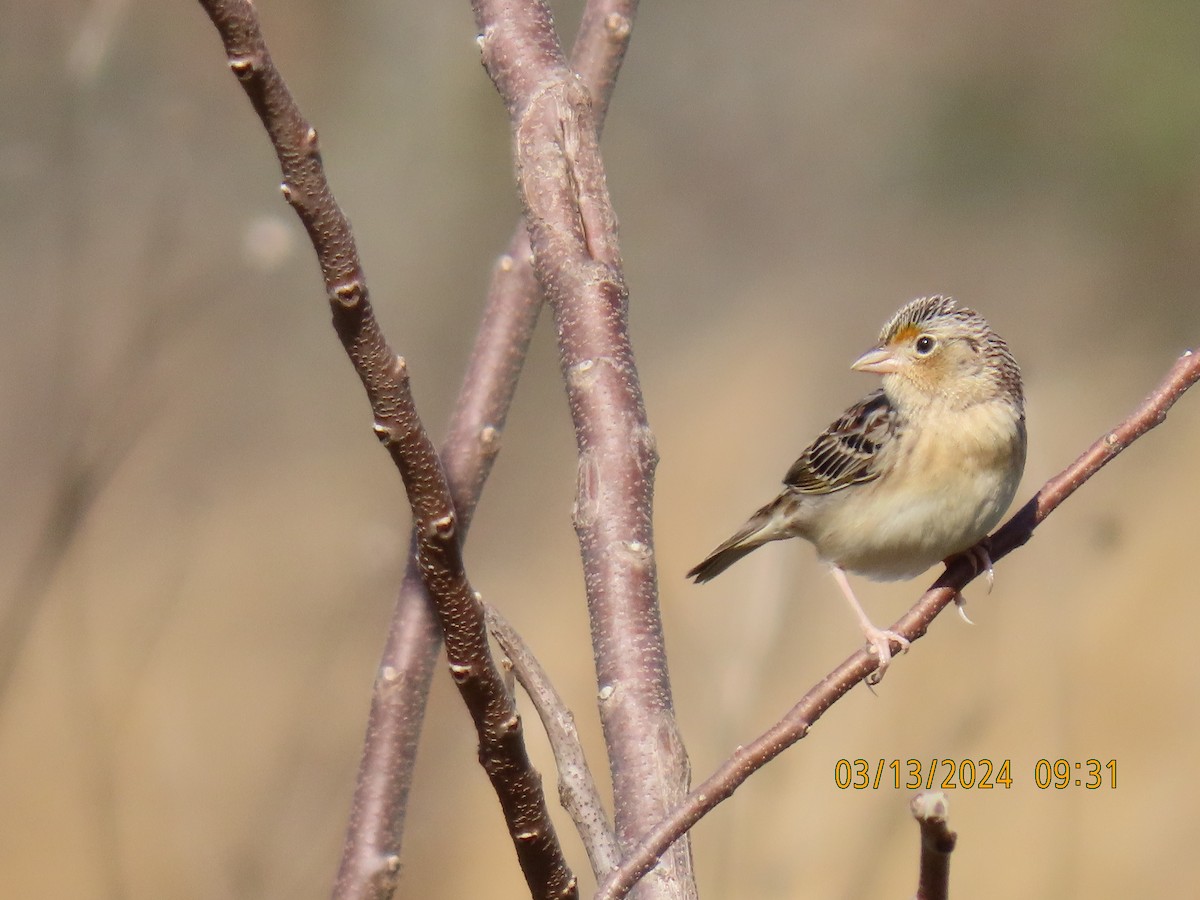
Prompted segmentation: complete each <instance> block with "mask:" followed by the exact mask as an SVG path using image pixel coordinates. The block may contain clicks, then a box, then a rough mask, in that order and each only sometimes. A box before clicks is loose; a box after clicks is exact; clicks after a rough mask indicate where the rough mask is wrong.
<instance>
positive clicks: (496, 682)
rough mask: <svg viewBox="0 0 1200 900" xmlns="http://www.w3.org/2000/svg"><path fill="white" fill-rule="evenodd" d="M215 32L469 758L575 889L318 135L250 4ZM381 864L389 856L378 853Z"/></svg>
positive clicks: (517, 838) (235, 6)
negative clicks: (254, 121)
mask: <svg viewBox="0 0 1200 900" xmlns="http://www.w3.org/2000/svg"><path fill="white" fill-rule="evenodd" d="M201 3H202V5H203V6H204V8H205V10H206V11H207V12H208V14H209V16H210V18H211V19H212V21H213V24H214V25H216V27H217V30H218V31H219V32H220V34H221V38H222V40H223V42H224V44H225V51H226V54H227V55H228V57H229V67H230V69H232V70H233V73H234V74H235V75H236V76H237V78H238V80H239V81H240V82H241V84H242V87H243V88H244V89H245V91H246V94H247V96H248V97H249V98H250V102H251V103H252V104H253V106H254V109H255V111H256V112H258V115H259V118H261V119H262V122H263V126H264V127H265V128H266V130H267V133H268V134H269V135H270V138H271V143H272V144H273V145H274V147H275V151H276V154H277V155H278V157H279V163H280V167H281V169H282V171H283V186H282V190H283V194H284V197H285V198H286V199H287V200H288V202H289V203H290V204H291V205H292V207H293V209H295V211H296V214H297V215H298V216H299V217H300V220H301V221H302V222H303V223H304V226H305V228H306V229H307V231H308V234H309V239H310V240H311V242H312V245H313V249H314V250H315V251H316V254H317V260H318V262H319V263H320V266H321V272H322V275H323V276H324V278H325V286H326V290H327V291H328V293H329V298H330V305H331V308H332V311H333V325H334V329H335V330H336V332H337V334H338V337H339V338H340V339H341V341H342V346H343V347H344V348H345V350H346V353H347V355H348V356H349V357H350V360H351V362H352V363H353V365H354V369H355V371H356V372H357V373H358V376H359V378H360V379H361V381H362V383H363V386H364V388H365V389H366V392H367V397H368V399H369V400H370V403H371V410H372V412H373V413H374V416H375V426H374V427H375V433H376V435H377V436H378V437H379V439H380V440H381V441H382V442H383V444H384V446H385V447H386V448H387V450H388V452H389V453H390V455H391V457H392V460H393V462H394V463H395V465H396V467H397V469H399V471H400V475H401V477H402V478H403V480H404V485H405V488H406V490H407V492H408V497H409V502H410V504H411V505H412V511H413V520H414V532H415V535H416V541H417V559H418V562H419V565H420V571H421V578H422V580H423V582H424V584H425V587H426V589H427V590H428V592H429V595H430V597H431V598H432V599H433V602H434V604H435V606H436V610H437V617H438V620H439V623H440V624H441V627H442V633H443V635H444V636H445V640H446V652H447V656H448V657H449V660H450V672H451V675H452V676H453V678H454V681H455V683H456V684H457V685H458V687H459V691H460V693H461V694H462V696H463V700H464V702H465V703H466V705H467V708H468V710H469V711H470V713H471V717H472V719H473V720H474V722H475V727H476V731H477V732H478V735H479V742H480V746H479V757H480V762H481V763H482V765H483V767H484V770H485V771H486V772H487V773H488V775H489V777H490V778H491V781H492V786H493V787H494V789H495V790H496V794H497V796H498V797H499V799H500V805H501V808H502V810H503V812H504V815H505V819H506V821H507V823H508V826H509V830H510V832H511V834H512V837H513V843H514V845H515V847H516V851H517V858H518V860H519V861H520V864H521V868H522V871H523V872H524V873H525V878H526V881H527V882H528V884H529V887H530V889H531V891H532V892H533V895H534V896H535V897H545V898H551V897H554V898H558V897H574V896H577V893H578V892H577V887H576V883H575V878H574V876H573V875H572V874H571V872H570V870H569V869H568V868H567V865H566V861H565V859H564V858H563V855H562V850H561V848H560V847H559V844H558V838H557V835H556V834H555V832H554V828H553V825H552V824H551V822H550V817H549V813H548V811H547V808H546V802H545V797H544V796H543V794H542V790H541V780H540V778H539V777H538V775H537V773H536V772H535V771H534V769H533V766H532V765H531V763H530V762H529V758H528V755H527V753H526V750H525V745H524V739H523V736H522V730H521V720H520V718H519V717H518V715H517V713H516V708H515V706H514V704H513V701H512V698H511V696H510V695H509V693H508V691H507V690H506V689H505V686H504V682H503V680H502V678H501V677H500V674H499V672H498V671H497V669H496V666H495V664H494V662H493V660H492V658H491V653H490V650H489V648H488V641H487V632H486V630H485V626H484V620H483V610H482V606H481V604H480V603H479V600H478V597H477V596H476V595H475V593H474V592H473V591H472V590H471V587H470V585H469V584H468V582H467V578H466V574H465V572H464V570H463V565H462V555H461V545H460V542H459V535H458V527H459V526H458V516H457V514H456V512H455V509H454V504H453V502H452V500H451V497H450V491H449V488H448V486H447V484H446V478H445V475H444V473H443V471H442V466H441V460H440V458H439V457H438V454H437V451H436V449H435V448H434V445H433V442H432V441H431V440H430V439H429V436H428V434H427V433H426V432H425V429H424V426H423V425H422V424H421V421H420V418H419V417H418V415H417V411H416V405H415V403H414V402H413V398H412V392H411V390H410V387H409V379H408V371H407V367H406V366H405V363H404V360H403V359H402V358H401V357H399V356H397V355H396V354H395V352H394V351H393V350H392V349H391V347H390V346H389V345H388V343H387V341H386V340H385V338H384V337H383V333H382V331H381V330H380V328H379V326H378V323H377V322H376V321H375V316H374V313H373V311H372V309H371V306H370V302H369V300H368V294H367V285H366V280H365V277H364V275H363V271H362V266H361V264H360V263H359V259H358V251H357V248H356V246H355V243H354V238H353V235H352V233H351V230H350V223H349V222H348V221H347V219H346V217H345V215H344V214H343V213H342V211H341V209H340V208H339V207H338V205H337V203H336V201H335V200H334V198H333V194H332V192H331V191H330V189H329V185H328V183H327V181H326V179H325V173H324V167H323V165H322V163H321V157H320V152H319V150H318V147H317V133H316V130H315V129H313V128H312V126H311V125H309V124H308V122H307V121H306V120H305V119H304V117H303V115H302V114H301V112H300V110H299V108H298V107H297V105H296V103H295V100H294V99H293V98H292V96H291V94H290V92H289V91H288V89H287V86H286V85H285V84H284V82H283V78H282V76H281V75H280V74H279V71H278V70H277V69H276V68H275V65H274V63H273V62H272V60H271V57H270V54H269V53H268V51H267V46H266V42H265V41H264V39H263V36H262V33H261V30H260V28H259V23H258V17H257V13H256V12H255V9H254V6H253V4H251V3H249V2H246V0H201ZM385 865H386V867H387V868H388V869H390V870H394V869H395V861H394V860H387V861H385Z"/></svg>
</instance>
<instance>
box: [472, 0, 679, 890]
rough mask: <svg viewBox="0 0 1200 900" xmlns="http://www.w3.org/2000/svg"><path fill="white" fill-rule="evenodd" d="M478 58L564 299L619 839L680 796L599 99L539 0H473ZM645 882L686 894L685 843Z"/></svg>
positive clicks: (533, 237) (646, 477) (641, 431)
mask: <svg viewBox="0 0 1200 900" xmlns="http://www.w3.org/2000/svg"><path fill="white" fill-rule="evenodd" d="M472 5H473V6H474V9H475V17H476V24H477V25H478V27H479V32H480V37H479V45H480V49H481V50H482V54H483V63H484V66H485V67H486V68H487V71H488V74H489V75H490V76H491V78H492V81H493V82H494V83H495V85H496V89H497V90H498V91H499V93H500V95H501V97H502V98H503V99H504V103H505V106H506V107H507V109H508V112H509V116H510V118H511V121H512V127H513V144H514V150H513V152H514V156H515V157H516V163H517V181H518V189H519V192H520V195H521V199H522V202H523V204H524V206H525V211H526V223H527V225H528V228H529V235H530V244H531V246H532V249H533V254H534V269H535V271H536V272H537V276H538V280H539V282H540V283H541V285H542V288H543V290H544V291H545V294H546V299H547V301H548V302H549V303H550V304H551V307H552V308H553V310H554V318H555V325H556V327H557V331H558V343H559V355H560V359H561V364H562V370H563V376H564V379H565V381H566V385H567V398H568V403H569V405H570V409H571V416H572V419H573V421H574V424H575V434H576V443H577V447H578V451H579V471H578V491H577V495H576V502H575V511H574V514H575V529H576V532H577V534H578V537H579V543H580V549H581V553H582V556H583V565H584V578H585V583H586V587H587V595H588V610H589V617H590V622H591V630H592V646H593V650H594V653H595V657H596V671H597V680H598V684H599V686H600V693H599V696H600V716H601V724H602V726H603V729H604V737H605V744H606V746H607V748H608V751H609V766H610V769H611V772H612V778H613V796H614V809H615V820H616V823H615V824H616V829H617V836H618V840H620V841H622V842H623V843H626V844H627V843H628V841H629V840H631V839H632V838H633V837H634V836H635V835H637V834H639V833H640V832H641V831H642V830H643V829H644V828H646V827H648V826H649V825H650V824H651V823H652V822H654V821H656V820H657V819H659V818H660V817H661V816H662V815H663V814H664V813H665V812H666V810H667V809H669V808H670V807H671V806H672V805H673V804H674V803H675V802H677V800H678V799H679V798H680V797H682V795H683V793H684V792H685V791H686V789H687V783H688V779H689V772H688V763H687V755H686V752H685V750H684V747H683V742H682V740H681V739H680V737H679V735H678V731H677V728H676V725H675V719H674V712H673V709H672V705H671V692H670V680H669V677H668V673H667V664H666V654H665V652H664V647H663V635H662V626H661V620H660V618H659V612H658V585H657V575H656V568H655V561H654V544H653V535H652V532H651V505H652V497H653V478H654V467H655V464H656V462H657V453H656V450H655V445H654V439H653V436H652V434H651V432H650V429H649V425H648V424H647V421H646V414H645V408H644V406H643V403H642V395H641V387H640V384H639V381H638V376H637V370H636V368H635V366H634V359H633V350H632V347H631V345H630V342H629V334H628V330H627V327H626V326H627V315H626V314H627V301H628V294H627V291H626V287H625V282H624V276H623V274H622V270H621V259H620V253H619V250H618V246H617V237H616V216H615V214H614V212H613V209H612V204H611V201H610V199H609V195H608V188H607V184H606V181H605V174H604V168H603V163H602V161H601V158H600V151H599V146H598V143H597V123H596V118H595V115H594V112H593V110H592V106H591V101H590V97H589V96H588V93H587V91H586V90H584V89H583V88H582V87H581V85H580V84H579V82H578V80H577V79H576V78H575V76H574V74H573V73H572V72H571V70H570V69H569V68H568V66H567V63H566V60H565V59H564V58H563V55H562V52H561V50H560V48H559V44H558V38H557V35H556V34H555V31H554V24H553V21H552V19H551V15H550V11H549V9H548V8H547V6H546V5H545V3H544V2H540V0H508V2H503V0H474V2H473V4H472ZM660 874H661V876H662V877H661V878H659V879H658V880H657V881H656V882H655V883H654V884H653V885H650V884H647V885H645V886H644V890H643V892H647V895H649V893H648V892H653V893H655V894H658V895H662V896H691V895H692V894H693V893H694V890H695V888H694V885H693V882H692V876H691V857H690V851H689V848H688V846H687V844H686V842H684V843H683V844H681V846H679V847H677V848H676V849H675V850H673V851H672V852H671V853H670V854H669V855H668V857H667V858H666V859H664V860H663V865H662V866H661V867H660Z"/></svg>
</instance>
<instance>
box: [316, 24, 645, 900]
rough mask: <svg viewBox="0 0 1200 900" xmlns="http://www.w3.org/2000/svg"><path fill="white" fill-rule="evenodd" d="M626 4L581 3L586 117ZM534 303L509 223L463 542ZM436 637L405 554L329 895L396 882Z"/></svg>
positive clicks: (474, 419)
mask: <svg viewBox="0 0 1200 900" xmlns="http://www.w3.org/2000/svg"><path fill="white" fill-rule="evenodd" d="M636 7H637V3H636V2H634V0H589V2H588V4H587V8H586V10H585V11H584V15H583V20H582V22H581V23H580V27H579V34H578V36H577V37H576V40H575V51H574V55H573V57H572V64H573V66H574V68H575V70H576V71H577V72H578V73H579V74H580V77H581V78H582V79H583V82H584V84H585V85H587V86H588V88H589V90H590V91H591V94H592V98H593V103H594V105H595V109H596V114H597V118H598V119H599V118H600V117H601V116H602V115H603V113H604V111H605V110H606V109H607V107H608V102H609V99H610V97H611V96H612V90H613V87H614V85H615V84H616V78H617V71H618V68H619V67H620V65H621V60H622V59H623V58H624V55H625V48H626V47H627V46H628V43H629V35H630V31H631V25H632V22H633V16H634V13H635V11H636ZM541 305H542V294H541V289H540V287H539V286H538V284H537V279H536V278H535V277H534V274H533V267H532V264H531V252H530V249H529V234H528V232H527V231H526V229H525V222H524V220H522V221H521V222H519V223H518V225H517V229H516V232H515V233H514V235H513V237H512V240H511V241H510V242H509V247H508V252H507V253H505V254H504V255H503V256H501V257H500V259H499V261H498V262H497V264H496V267H495V269H494V271H493V275H492V282H491V286H490V288H489V290H488V298H487V303H486V307H485V310H484V314H483V321H482V323H481V324H480V326H479V331H478V333H477V335H476V338H475V346H474V349H473V350H472V353H471V361H470V363H469V365H468V369H467V373H466V376H465V378H464V379H463V384H462V389H461V390H460V392H459V396H458V402H457V404H456V406H455V411H454V416H453V419H452V421H451V424H450V431H449V434H448V436H447V438H446V442H445V444H444V445H443V446H442V464H443V465H444V466H445V468H446V478H447V480H448V482H449V484H450V490H451V493H452V495H453V497H454V503H455V508H456V509H457V510H458V514H459V523H460V528H459V531H460V540H464V541H465V540H466V532H467V527H468V525H469V524H470V521H471V518H472V515H473V513H474V510H475V505H476V504H477V503H478V500H479V496H480V493H481V492H482V490H483V485H484V482H485V481H486V480H487V476H488V473H489V472H490V470H491V466H492V462H493V461H494V459H495V457H496V454H497V453H498V452H499V449H500V444H501V435H502V434H503V431H504V423H505V420H506V419H507V416H508V410H509V406H510V405H511V403H512V398H513V394H514V392H515V390H516V386H517V379H518V377H519V375H520V372H521V367H522V365H523V364H524V361H525V353H526V349H527V348H528V346H529V340H530V338H531V336H532V334H533V329H534V326H535V324H536V323H537V318H538V312H539V311H540V309H541ZM440 647H441V633H440V631H439V630H438V627H437V622H436V620H435V618H434V615H433V608H432V606H431V605H430V603H429V600H428V595H427V594H426V592H425V586H424V583H423V582H422V581H421V578H420V573H419V571H418V570H417V567H416V556H415V553H410V556H409V567H408V572H407V573H406V575H405V579H404V583H403V585H402V586H401V588H400V595H399V597H398V599H397V601H396V606H395V610H394V612H393V614H392V622H391V625H390V627H389V631H388V642H387V646H386V647H385V648H384V653H383V659H382V660H381V662H380V666H379V674H378V675H377V676H376V679H375V688H374V692H373V694H372V699H371V712H370V717H369V719H368V724H367V733H366V737H365V739H364V742H363V755H362V761H361V763H360V765H359V771H358V781H357V783H356V785H355V791H354V803H353V807H352V812H351V816H350V823H349V826H348V828H347V834H346V843H345V846H344V849H343V853H342V862H341V866H340V868H339V870H338V878H337V883H336V885H335V887H334V897H335V898H337V900H360V898H362V900H366V898H370V900H386V898H388V897H390V896H391V894H392V892H393V890H394V889H395V886H396V868H395V864H396V863H398V861H399V858H400V849H401V843H402V838H403V834H404V820H405V812H406V808H407V803H408V793H409V789H410V787H411V785H412V772H413V767H414V765H415V763H416V754H417V739H418V738H419V736H420V733H421V723H422V720H423V718H424V714H425V701H426V697H427V695H428V693H429V683H430V679H431V677H432V674H433V667H434V664H435V662H436V659H437V655H438V650H439V648H440Z"/></svg>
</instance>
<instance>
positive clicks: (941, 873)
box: [909, 791, 958, 900]
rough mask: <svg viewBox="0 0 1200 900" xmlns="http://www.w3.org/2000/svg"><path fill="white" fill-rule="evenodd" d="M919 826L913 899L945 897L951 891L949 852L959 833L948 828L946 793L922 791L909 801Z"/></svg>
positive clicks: (951, 851) (933, 899)
mask: <svg viewBox="0 0 1200 900" xmlns="http://www.w3.org/2000/svg"><path fill="white" fill-rule="evenodd" d="M909 808H910V809H911V810H912V816H913V818H914V819H916V820H917V825H918V826H919V827H920V829H921V867H920V874H919V875H918V876H917V893H916V895H915V896H914V897H913V900H946V898H947V897H948V896H949V894H950V854H951V853H953V852H954V845H955V844H957V843H958V835H957V834H955V833H954V832H953V831H951V830H950V825H949V824H948V822H947V821H946V820H947V817H948V816H949V814H950V810H949V804H947V803H946V795H945V794H943V793H942V792H941V791H921V793H919V794H917V795H916V796H915V797H913V798H912V803H910V804H909Z"/></svg>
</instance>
